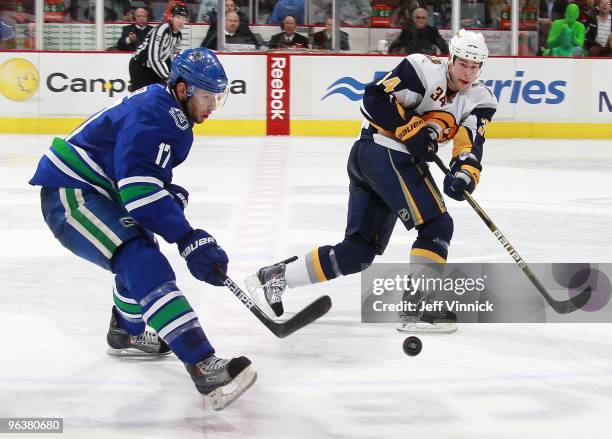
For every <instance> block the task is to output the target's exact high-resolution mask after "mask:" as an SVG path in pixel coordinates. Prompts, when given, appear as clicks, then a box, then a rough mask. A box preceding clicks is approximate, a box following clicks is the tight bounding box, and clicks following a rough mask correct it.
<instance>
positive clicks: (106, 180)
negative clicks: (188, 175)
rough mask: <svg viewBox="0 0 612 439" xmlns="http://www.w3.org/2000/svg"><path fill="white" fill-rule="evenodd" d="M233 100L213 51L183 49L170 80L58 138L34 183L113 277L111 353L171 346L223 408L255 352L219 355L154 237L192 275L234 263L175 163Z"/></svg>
mask: <svg viewBox="0 0 612 439" xmlns="http://www.w3.org/2000/svg"><path fill="white" fill-rule="evenodd" d="M226 97H227V76H226V75H225V71H224V69H223V66H222V65H221V63H220V62H219V60H218V59H217V57H216V56H215V54H214V53H213V52H211V51H210V50H208V49H202V48H198V49H193V50H191V49H190V50H185V51H183V52H181V53H180V54H179V55H178V56H177V57H176V58H175V59H174V61H173V62H172V66H171V70H170V77H169V80H168V85H167V86H164V85H161V84H154V85H150V86H148V87H145V88H141V89H139V90H137V91H135V92H134V93H132V94H130V95H128V96H127V97H125V98H123V99H121V100H120V101H118V102H117V103H115V104H114V105H111V106H110V107H107V108H105V109H103V110H101V111H99V112H98V113H96V114H94V115H93V116H91V117H90V118H89V119H87V120H86V121H85V122H84V123H83V124H82V125H81V126H79V127H78V128H77V129H76V130H75V131H74V132H72V133H71V134H70V135H68V136H67V137H66V138H65V139H59V138H56V139H54V140H53V143H52V145H51V148H50V149H49V150H48V151H47V152H46V153H45V155H44V156H43V157H42V159H41V160H40V162H39V164H38V169H37V170H36V173H35V175H34V177H33V178H32V180H31V181H30V183H31V184H33V185H40V186H42V189H41V202H42V212H43V216H44V219H45V221H46V223H47V224H48V226H49V228H50V229H51V230H52V232H53V234H54V235H55V237H56V238H57V239H58V240H59V241H60V242H61V243H62V245H64V246H65V247H67V248H68V249H69V250H71V251H72V252H73V253H75V254H77V255H78V256H80V257H82V258H84V259H86V260H88V261H91V262H93V263H95V264H97V265H99V266H101V267H102V268H105V269H106V270H109V271H111V272H113V273H114V274H115V285H114V288H113V301H114V306H113V308H112V317H111V323H110V328H109V332H108V335H107V341H108V344H109V346H110V348H109V354H114V355H122V354H132V355H133V354H140V355H149V356H156V355H163V354H168V353H170V352H171V351H172V352H174V353H175V354H176V356H177V357H178V358H179V359H180V360H182V361H183V362H184V363H185V366H186V368H187V370H188V372H189V374H190V375H191V377H192V379H193V381H194V383H195V385H196V388H197V389H198V391H200V392H201V393H202V394H204V395H207V396H209V397H210V398H211V399H212V401H213V407H214V408H215V409H222V408H224V407H225V406H226V405H227V404H229V403H230V402H232V401H233V400H234V399H236V398H237V397H238V396H240V395H241V394H242V393H243V392H244V391H245V390H246V389H247V388H248V387H249V386H250V385H251V384H252V383H253V382H254V381H255V378H256V374H255V372H252V371H251V370H250V367H249V365H250V363H251V362H250V361H249V360H248V359H247V358H246V357H238V358H234V359H231V360H224V359H222V358H218V357H216V356H215V355H214V353H215V350H214V349H213V347H212V345H211V343H210V342H209V341H208V339H207V338H206V335H205V334H204V331H203V329H202V327H201V325H200V322H199V321H198V317H197V315H196V314H195V312H194V310H193V309H192V308H191V306H190V305H189V302H188V301H187V299H186V298H185V296H184V295H183V294H182V293H181V291H180V290H179V288H178V287H177V285H176V282H175V281H176V277H175V275H174V272H173V270H172V267H171V266H170V264H169V263H168V260H167V259H166V258H165V257H164V255H163V254H162V253H161V252H160V249H159V246H158V245H157V242H156V241H155V238H154V236H153V235H154V234H155V235H159V236H161V237H162V238H163V239H165V240H166V241H167V242H169V243H176V244H177V246H178V250H179V252H180V254H181V256H182V257H183V258H185V260H186V262H187V266H188V268H189V270H190V271H191V273H192V274H193V275H194V277H196V278H197V279H199V280H202V281H205V282H207V283H209V284H212V285H217V286H219V285H222V283H221V281H220V280H219V279H218V278H217V276H216V275H215V272H214V270H215V267H217V266H218V267H220V268H221V269H222V270H223V271H226V270H227V264H228V257H227V255H226V254H225V252H224V251H223V249H222V248H221V247H220V246H219V245H218V244H217V242H216V241H215V239H214V238H213V237H212V236H210V235H209V234H208V233H207V232H205V231H204V230H201V229H194V228H193V227H192V226H191V225H190V224H189V222H188V221H187V218H186V217H185V214H184V213H183V210H184V209H185V207H186V206H187V201H188V196H189V195H188V192H187V191H186V190H185V189H184V188H182V187H181V186H178V185H176V184H174V183H173V182H172V170H173V168H175V167H177V166H178V165H180V164H181V163H183V162H184V161H185V160H186V159H187V156H188V154H189V151H190V149H191V144H192V142H193V132H192V128H193V125H194V123H197V124H200V123H202V122H204V121H205V120H206V119H207V118H208V117H209V116H210V115H211V114H212V112H213V111H214V110H215V109H217V108H219V107H220V106H221V105H222V104H223V102H224V100H225V98H226ZM145 323H146V324H148V325H149V326H150V327H151V328H153V329H154V330H155V331H151V330H147V329H146V325H145ZM230 383H231V386H230V387H231V388H232V389H233V391H227V392H226V390H227V389H228V387H227V385H228V384H230Z"/></svg>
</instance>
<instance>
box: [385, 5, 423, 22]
mask: <svg viewBox="0 0 612 439" xmlns="http://www.w3.org/2000/svg"><path fill="white" fill-rule="evenodd" d="M421 6H422V5H421V4H420V2H419V1H418V0H400V2H399V4H398V6H397V9H395V11H393V14H391V22H392V23H393V27H401V28H405V27H407V26H408V25H410V23H411V22H412V13H413V12H414V10H415V9H416V8H419V7H421ZM423 6H424V5H423Z"/></svg>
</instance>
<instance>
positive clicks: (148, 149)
mask: <svg viewBox="0 0 612 439" xmlns="http://www.w3.org/2000/svg"><path fill="white" fill-rule="evenodd" d="M192 128H193V122H192V121H190V120H189V119H188V118H187V116H186V115H185V114H184V113H183V111H182V110H181V108H180V105H179V103H178V102H177V101H176V99H175V98H174V97H173V95H172V94H171V93H170V91H169V90H168V89H167V88H166V87H165V86H163V85H160V84H155V85H151V86H148V87H145V88H142V89H139V90H137V91H135V92H134V93H132V94H130V95H128V96H126V97H125V98H123V99H121V100H119V101H117V102H116V103H115V104H113V105H111V106H110V107H107V108H104V109H103V110H101V111H99V112H98V113H96V114H94V115H93V116H91V117H90V118H89V119H87V120H86V121H85V122H83V124H82V125H80V126H79V127H78V128H77V129H76V130H75V131H73V132H72V133H71V134H70V135H68V136H67V137H66V138H65V139H59V138H56V139H54V140H53V143H52V145H51V148H49V150H48V151H47V152H46V153H45V155H44V156H43V157H42V158H41V160H40V162H39V163H38V168H37V170H36V173H35V174H34V177H32V179H31V180H30V184H32V185H39V186H48V187H68V188H78V189H88V190H95V191H97V192H99V193H100V194H102V195H103V196H105V197H107V198H109V199H111V200H115V201H116V202H118V203H121V204H123V205H124V206H125V208H126V210H127V211H128V212H129V213H130V215H131V216H132V217H133V218H134V219H135V220H136V221H137V222H138V223H139V224H140V225H142V226H143V227H145V228H146V229H148V230H150V231H151V232H153V233H156V234H158V235H160V236H161V237H163V238H164V239H165V240H166V241H168V242H176V241H177V240H178V239H180V238H181V237H182V236H184V235H185V234H186V233H187V232H189V231H190V230H191V229H192V228H191V226H190V225H189V222H188V221H187V219H186V218H185V215H184V213H183V211H182V209H181V208H180V207H179V205H178V204H177V202H176V201H175V200H174V199H173V197H172V196H171V195H170V193H169V192H168V191H167V190H166V189H165V187H166V186H167V185H168V184H170V183H171V181H172V169H173V168H175V167H176V166H178V165H180V164H181V163H182V162H183V161H184V160H185V159H186V158H187V155H188V154H189V151H190V149H191V145H192V143H193V131H192Z"/></svg>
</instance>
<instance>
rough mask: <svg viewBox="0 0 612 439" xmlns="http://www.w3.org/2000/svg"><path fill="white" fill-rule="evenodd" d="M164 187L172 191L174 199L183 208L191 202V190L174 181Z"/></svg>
mask: <svg viewBox="0 0 612 439" xmlns="http://www.w3.org/2000/svg"><path fill="white" fill-rule="evenodd" d="M164 189H166V190H167V191H168V192H170V195H172V198H174V201H176V203H177V204H178V205H179V207H180V208H181V210H185V209H186V208H187V204H189V192H187V189H185V188H184V187H181V186H179V185H178V184H172V183H170V184H168V185H166V186H165V188H164Z"/></svg>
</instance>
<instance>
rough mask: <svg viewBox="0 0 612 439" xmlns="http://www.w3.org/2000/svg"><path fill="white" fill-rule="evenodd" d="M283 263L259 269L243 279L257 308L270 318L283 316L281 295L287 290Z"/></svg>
mask: <svg viewBox="0 0 612 439" xmlns="http://www.w3.org/2000/svg"><path fill="white" fill-rule="evenodd" d="M286 267H287V266H286V265H285V261H283V262H279V263H278V264H274V265H270V266H268V267H263V268H260V269H259V270H258V271H257V273H256V274H252V275H250V276H247V277H246V278H245V279H244V283H245V285H246V288H247V290H248V291H249V294H250V295H251V297H252V298H253V300H254V301H255V303H256V304H257V306H258V307H259V308H260V309H261V310H262V311H263V312H265V313H266V314H267V315H268V316H269V317H270V318H272V319H273V318H274V317H275V316H276V317H280V316H282V315H283V312H284V309H283V302H282V295H283V293H284V292H285V288H287V281H286V280H285V269H286Z"/></svg>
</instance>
